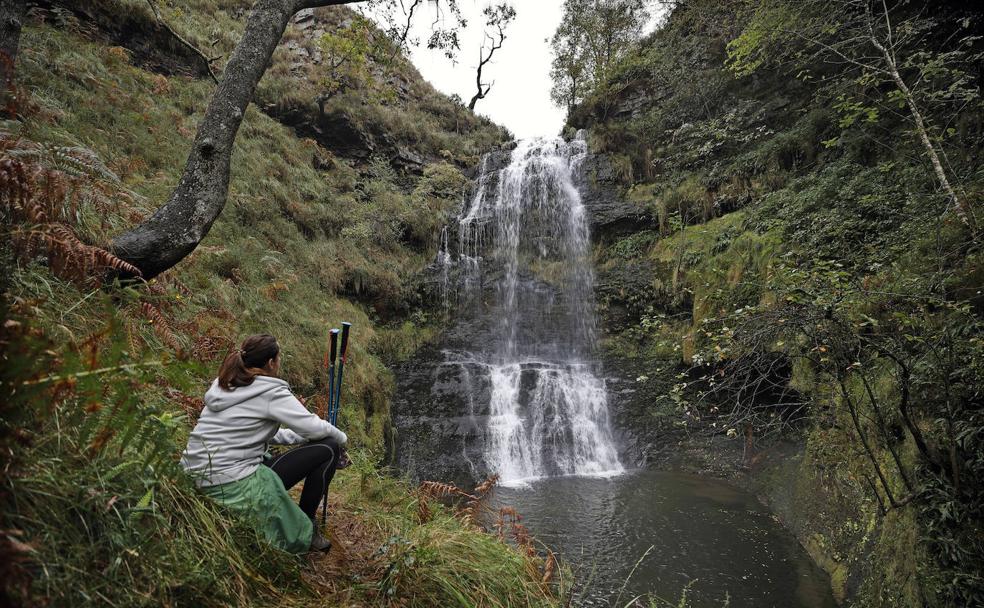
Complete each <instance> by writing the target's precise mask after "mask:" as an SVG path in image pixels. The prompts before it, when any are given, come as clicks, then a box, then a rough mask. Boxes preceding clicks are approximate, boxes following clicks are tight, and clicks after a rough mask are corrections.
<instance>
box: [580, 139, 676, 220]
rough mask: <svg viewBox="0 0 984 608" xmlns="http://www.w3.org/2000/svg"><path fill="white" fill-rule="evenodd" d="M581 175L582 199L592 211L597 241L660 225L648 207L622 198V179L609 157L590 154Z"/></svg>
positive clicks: (582, 164) (581, 167) (590, 211)
mask: <svg viewBox="0 0 984 608" xmlns="http://www.w3.org/2000/svg"><path fill="white" fill-rule="evenodd" d="M578 177H579V180H578V188H579V189H580V191H581V202H582V203H583V204H584V207H585V209H587V211H588V215H589V217H590V222H591V234H592V237H593V238H595V239H596V240H607V239H609V238H612V237H618V236H624V235H626V234H631V233H633V232H638V231H639V230H644V229H646V228H648V227H650V226H655V225H656V224H657V220H656V218H654V217H653V216H652V213H650V211H649V210H648V209H646V208H645V207H642V206H641V205H637V204H635V203H631V202H629V201H626V200H625V198H624V197H622V195H621V192H620V190H621V189H620V186H619V178H618V176H617V173H616V171H615V169H614V167H613V166H612V162H611V159H609V158H608V156H606V155H603V154H589V155H588V157H587V158H585V159H584V160H583V161H582V162H581V166H580V172H579V176H578Z"/></svg>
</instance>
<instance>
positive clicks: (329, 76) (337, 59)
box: [317, 15, 389, 114]
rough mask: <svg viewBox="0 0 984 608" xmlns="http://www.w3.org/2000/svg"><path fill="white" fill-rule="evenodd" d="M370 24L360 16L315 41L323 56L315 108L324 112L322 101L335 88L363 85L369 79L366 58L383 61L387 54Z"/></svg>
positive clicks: (328, 97) (367, 60) (331, 93)
mask: <svg viewBox="0 0 984 608" xmlns="http://www.w3.org/2000/svg"><path fill="white" fill-rule="evenodd" d="M373 29H374V27H373V24H372V22H371V21H369V19H367V18H366V17H364V16H362V15H355V16H354V17H353V18H352V21H351V22H350V23H348V24H346V25H345V26H343V27H340V28H338V29H337V30H336V31H333V32H327V33H325V34H324V35H322V36H321V39H320V40H319V41H318V44H319V45H320V47H321V50H322V52H324V56H325V65H326V74H325V77H324V80H323V84H324V92H323V93H322V94H321V95H319V96H318V99H317V102H318V108H319V109H320V111H321V113H322V114H323V113H324V111H325V110H324V108H325V102H326V101H327V100H328V99H330V98H331V97H332V96H333V95H335V94H336V93H338V92H339V91H341V90H343V89H346V88H351V87H355V86H360V85H364V84H366V83H368V82H370V81H371V80H372V74H370V72H369V62H370V60H372V61H375V62H383V61H386V60H387V59H388V58H389V57H388V55H387V54H386V53H385V49H384V48H383V45H382V44H381V41H380V40H377V39H376V37H375V36H374V35H373Z"/></svg>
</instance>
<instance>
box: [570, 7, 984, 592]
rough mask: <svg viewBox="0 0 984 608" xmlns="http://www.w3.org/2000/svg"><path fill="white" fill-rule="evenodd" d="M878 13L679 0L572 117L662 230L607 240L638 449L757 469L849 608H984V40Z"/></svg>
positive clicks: (616, 338)
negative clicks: (891, 62) (880, 43)
mask: <svg viewBox="0 0 984 608" xmlns="http://www.w3.org/2000/svg"><path fill="white" fill-rule="evenodd" d="M864 4H866V3H853V4H851V3H840V2H835V3H823V2H803V3H798V2H781V1H772V2H765V3H758V2H747V3H745V2H733V3H729V2H713V1H704V0H694V1H688V2H679V3H676V4H675V7H674V8H673V9H672V11H671V12H670V13H669V15H668V16H667V17H666V20H665V22H664V23H662V24H661V25H660V26H659V27H658V28H657V29H656V31H655V32H654V33H652V34H650V35H648V36H645V37H644V38H642V39H641V40H639V41H638V42H637V43H636V45H635V46H634V47H633V48H632V50H630V51H629V52H627V53H626V54H625V56H624V58H623V59H621V60H620V61H619V62H618V64H617V65H616V66H615V67H614V68H613V69H612V70H611V73H610V75H609V76H608V77H607V78H606V79H603V80H601V81H600V82H598V83H597V84H596V85H595V87H594V88H593V89H592V90H591V91H589V92H588V93H586V94H585V97H584V99H583V100H581V101H580V102H579V103H578V104H576V105H574V106H573V107H572V108H571V111H570V114H569V117H568V128H569V129H570V133H571V134H573V131H574V130H575V129H586V130H587V133H588V141H589V143H590V145H591V149H592V150H593V151H594V152H596V153H598V154H599V155H601V157H602V158H604V159H605V163H606V166H607V169H606V170H605V171H604V172H603V173H604V175H601V173H602V172H599V174H598V175H600V176H602V177H604V178H605V179H607V180H609V182H612V183H613V184H614V186H613V187H615V188H616V189H617V190H618V192H619V194H620V196H621V197H622V198H623V199H625V200H626V201H628V202H630V203H631V204H633V205H635V207H636V209H637V212H636V213H635V216H636V217H640V218H650V219H649V220H647V221H642V222H636V224H635V227H634V229H632V230H620V231H612V232H610V233H604V232H602V233H601V234H600V235H599V238H600V241H599V243H598V245H597V246H596V251H595V254H596V262H597V267H598V279H597V292H598V299H599V304H600V307H601V313H602V316H603V321H604V327H605V329H606V339H605V349H606V353H607V355H606V356H607V358H608V360H609V369H610V370H612V373H616V374H620V375H622V376H624V377H625V378H623V380H622V382H623V386H627V387H628V388H627V389H626V390H624V391H621V393H620V394H625V395H629V397H627V398H622V397H619V398H618V399H620V400H621V401H622V402H623V404H622V405H620V406H619V407H620V410H619V412H618V417H619V419H620V422H621V424H622V425H623V427H626V428H628V429H629V433H628V435H629V437H628V441H629V442H630V444H631V445H632V448H631V449H630V451H632V452H638V453H640V454H642V460H643V461H644V462H649V463H654V464H656V465H658V466H664V465H666V463H669V462H675V463H677V464H682V466H684V467H686V468H689V469H695V470H702V471H703V470H710V471H716V472H718V473H721V474H727V475H729V476H734V475H736V474H737V473H736V471H737V472H739V473H740V472H741V471H748V470H751V471H752V472H753V474H752V481H751V483H752V484H753V487H755V488H756V489H758V490H759V491H760V493H761V494H762V495H763V497H764V498H765V499H766V500H767V501H768V502H769V503H770V504H771V506H772V507H773V508H774V510H775V511H776V512H777V514H778V515H779V516H780V517H781V518H782V519H783V520H784V523H786V525H787V526H788V527H790V528H791V529H792V530H793V531H794V532H795V533H796V534H797V536H798V537H799V538H800V540H801V542H802V543H803V544H804V546H806V547H807V549H808V550H809V551H810V553H811V555H812V556H813V557H814V558H815V559H816V560H817V562H818V563H820V564H821V565H822V566H823V567H824V568H825V569H826V570H827V571H828V572H829V573H830V574H831V580H832V585H833V587H834V593H835V596H836V597H837V598H838V599H839V600H843V601H848V602H849V603H850V605H859V606H911V607H916V606H969V605H980V604H981V602H984V584H982V583H984V581H982V579H981V577H980V573H981V568H982V565H984V544H982V542H981V538H982V536H981V530H982V525H984V486H982V485H981V481H980V480H981V474H982V469H981V466H982V462H984V461H982V460H981V455H982V454H984V443H982V440H984V426H982V425H984V409H982V403H984V402H982V394H984V386H982V384H981V378H982V377H984V374H982V371H984V370H982V367H981V365H982V362H984V350H982V348H984V342H982V341H981V335H982V334H981V330H982V329H984V319H982V312H984V299H982V295H981V294H982V278H984V270H982V269H984V265H982V250H981V239H980V221H981V215H982V211H981V200H982V198H981V197H982V192H984V165H982V164H981V151H982V150H984V123H982V120H981V117H982V116H984V112H982V110H984V106H982V89H981V83H982V80H981V78H982V73H981V69H980V68H981V63H980V59H981V57H982V54H981V53H982V47H981V44H980V32H981V31H982V25H984V23H982V22H981V18H980V15H979V14H975V13H973V12H971V11H969V10H967V11H964V10H962V9H960V8H959V7H957V6H956V5H951V4H947V3H938V2H917V3H913V2H897V3H892V2H889V3H887V4H886V5H884V6H885V9H884V10H886V11H888V13H889V14H888V16H887V17H884V18H883V16H881V15H880V14H878V21H877V22H874V23H873V24H872V25H871V27H870V29H869V28H868V27H866V26H865V23H864V22H863V19H864V18H865V14H864V13H860V14H857V13H854V14H852V13H851V12H850V11H851V10H853V9H854V8H857V7H858V6H862V5H864ZM874 4H878V7H876V9H872V10H875V11H876V13H877V11H879V10H882V9H881V7H882V5H881V4H880V3H874ZM927 7H929V8H927ZM868 16H869V17H870V14H869V15H868ZM851 19H854V20H855V21H854V22H852V21H851ZM885 23H889V24H890V25H891V26H893V29H891V30H890V31H888V32H887V33H886V31H885V27H886V26H885ZM851 28H856V29H851ZM855 34H856V35H857V36H856V37H853V38H852V36H854V35H855ZM872 36H873V37H875V38H876V40H888V41H889V42H886V44H889V43H890V44H893V45H894V46H893V47H892V48H893V51H892V52H893V53H895V55H894V57H896V58H897V59H896V61H897V63H896V67H898V69H899V72H900V77H901V79H902V81H903V82H908V83H910V84H911V87H907V89H908V90H909V93H906V91H905V90H903V89H901V88H900V87H899V85H898V84H897V82H895V80H894V79H893V77H892V75H891V72H890V70H889V69H888V68H887V67H884V65H886V64H883V63H878V62H880V61H884V58H883V56H882V54H880V53H879V52H878V51H877V47H875V46H874V45H872V44H871V43H870V41H869V38H870V37H872ZM858 41H860V42H858ZM851 45H854V46H851ZM865 45H867V46H865ZM879 66H881V67H879ZM907 95H909V97H907ZM910 101H911V102H912V103H911V104H910V103H909V102H910ZM913 107H916V108H917V109H918V110H919V112H920V116H919V119H920V120H921V123H922V124H921V126H920V124H919V123H917V121H916V118H915V115H914V112H913V110H912V108H913ZM920 128H923V129H924V131H925V132H926V134H927V138H926V140H925V141H924V140H923V138H922V137H921V135H920V131H919V129H920ZM927 142H929V144H931V145H932V146H933V147H934V150H935V151H936V153H937V155H938V156H939V157H941V158H945V159H946V160H945V161H944V163H943V164H944V169H943V171H944V172H945V174H947V175H948V176H949V181H950V185H951V186H952V188H953V189H954V190H955V192H956V193H955V195H954V196H950V194H949V193H948V192H947V191H946V189H945V187H944V185H942V183H941V182H940V180H939V176H938V172H937V171H936V170H934V166H933V163H932V162H931V158H930V156H929V155H928V153H927V148H926V146H927ZM596 177H598V176H596ZM722 454H723V456H722Z"/></svg>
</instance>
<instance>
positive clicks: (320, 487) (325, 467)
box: [263, 437, 341, 519]
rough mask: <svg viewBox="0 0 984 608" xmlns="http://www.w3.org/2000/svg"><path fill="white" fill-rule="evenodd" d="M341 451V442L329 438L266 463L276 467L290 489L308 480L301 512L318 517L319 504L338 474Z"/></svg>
mask: <svg viewBox="0 0 984 608" xmlns="http://www.w3.org/2000/svg"><path fill="white" fill-rule="evenodd" d="M340 453H341V448H340V447H339V445H338V442H337V441H335V440H334V439H331V438H328V437H326V438H324V439H319V440H317V441H312V442H311V443H306V444H304V445H302V446H299V447H296V448H294V449H292V450H290V451H288V452H284V453H283V454H280V455H279V456H274V457H273V458H268V459H266V460H264V461H263V464H265V465H266V466H268V467H270V468H271V469H273V472H274V473H276V474H277V475H278V476H279V477H280V480H281V481H282V482H284V488H286V489H288V490H289V489H290V488H292V487H294V485H295V484H296V483H297V482H299V481H300V480H302V479H303V480H304V489H303V490H301V500H300V503H299V504H300V507H301V511H304V512H305V513H306V514H307V516H308V517H310V518H311V519H314V515H315V513H316V512H317V510H318V503H319V502H320V501H321V498H322V497H323V496H324V495H325V490H327V489H328V484H329V483H331V478H332V477H334V476H335V467H336V466H338V456H339V454H340Z"/></svg>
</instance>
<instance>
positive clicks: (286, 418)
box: [181, 376, 348, 486]
mask: <svg viewBox="0 0 984 608" xmlns="http://www.w3.org/2000/svg"><path fill="white" fill-rule="evenodd" d="M280 425H283V426H285V427H287V428H286V429H280ZM325 437H332V438H334V439H336V440H338V442H339V443H340V444H342V445H345V443H346V442H347V441H348V437H346V436H345V433H343V432H342V431H340V430H338V429H337V428H335V427H334V426H332V425H331V424H330V423H329V422H327V421H325V420H322V419H321V418H319V417H318V416H317V415H315V414H312V413H311V412H309V411H308V410H307V408H305V407H304V406H303V405H302V404H301V402H300V401H298V400H297V398H296V397H294V395H293V393H291V392H290V386H289V385H288V384H287V382H286V381H284V380H281V379H280V378H274V377H272V376H257V377H256V378H255V379H254V380H253V383H252V384H250V385H249V386H239V387H235V388H233V389H232V390H229V391H227V390H225V389H223V388H221V387H220V386H219V382H218V380H217V379H216V380H213V381H212V386H211V387H210V388H209V389H208V392H207V393H205V409H203V410H202V415H201V416H200V417H199V418H198V424H196V425H195V428H194V429H193V430H192V431H191V435H190V436H189V437H188V447H187V448H185V451H184V453H183V454H182V456H181V465H182V466H183V467H184V468H185V470H186V471H188V473H189V474H191V475H192V476H193V477H194V478H195V481H196V483H198V485H199V486H217V485H220V484H224V483H229V482H232V481H237V480H239V479H242V478H244V477H246V476H247V475H249V474H251V473H252V472H253V471H255V470H256V468H257V467H258V466H260V463H261V462H262V460H263V455H264V454H265V453H266V451H267V444H294V443H304V442H305V441H312V440H317V439H324V438H325Z"/></svg>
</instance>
